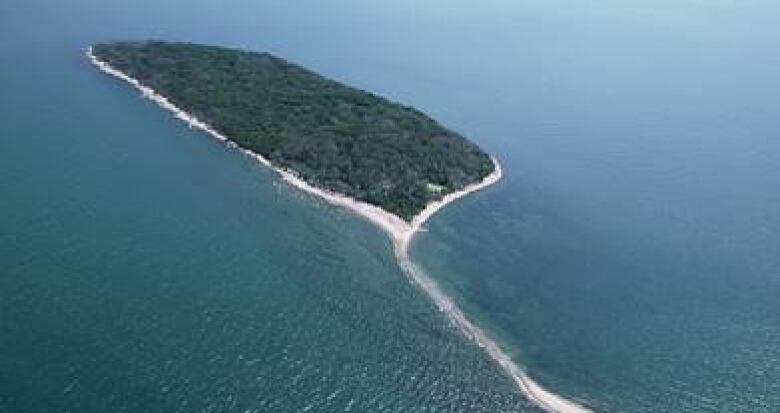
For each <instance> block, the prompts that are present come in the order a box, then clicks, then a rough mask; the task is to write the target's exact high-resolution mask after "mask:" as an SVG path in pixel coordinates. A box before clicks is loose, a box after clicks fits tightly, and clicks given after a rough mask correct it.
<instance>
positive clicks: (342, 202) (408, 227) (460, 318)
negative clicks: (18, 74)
mask: <svg viewBox="0 0 780 413" xmlns="http://www.w3.org/2000/svg"><path fill="white" fill-rule="evenodd" d="M86 55H87V57H88V58H89V60H90V62H91V63H92V64H94V65H95V66H97V67H98V68H99V69H100V70H101V71H102V72H104V73H107V74H109V75H112V76H114V77H116V78H119V79H121V80H123V81H125V82H127V83H129V84H131V85H132V86H133V87H135V88H136V89H138V90H140V91H141V93H142V97H143V98H146V99H149V100H151V101H153V102H155V103H157V104H158V105H159V106H160V107H161V108H163V109H165V110H167V111H169V112H172V113H173V114H174V116H175V117H176V118H178V119H180V120H182V121H184V122H186V123H187V124H188V125H189V126H190V127H191V128H192V127H195V128H198V129H200V130H202V131H204V132H206V133H208V134H209V135H211V136H212V137H213V138H215V139H217V140H219V141H222V142H225V143H226V144H230V145H234V146H236V147H238V148H239V150H241V151H242V152H243V153H244V154H245V155H247V156H250V157H252V158H254V159H255V160H256V161H258V162H259V163H261V164H263V165H264V166H266V167H268V168H270V169H271V170H273V171H274V172H276V173H278V174H279V175H280V176H281V177H282V179H284V181H285V182H287V183H288V184H290V185H292V186H294V187H296V188H298V189H300V190H302V191H304V192H308V193H310V194H313V195H316V196H318V197H320V198H322V199H324V200H325V201H327V202H329V203H331V204H333V205H336V206H340V207H344V208H347V209H349V210H350V211H352V212H353V213H355V214H357V215H358V216H360V217H362V218H364V219H366V220H368V221H370V222H372V223H373V224H375V225H377V226H378V227H380V228H382V229H383V230H384V231H385V232H387V234H388V235H389V236H390V238H391V240H392V243H393V248H394V251H395V255H396V258H397V260H398V263H399V266H400V267H401V269H402V270H403V271H404V272H405V273H406V274H407V275H408V276H409V277H410V278H411V279H412V280H413V281H414V282H415V283H416V284H417V285H419V286H420V288H422V289H423V290H424V291H425V292H426V293H427V294H428V295H429V296H430V297H431V298H432V299H433V300H434V302H435V304H436V305H437V306H438V307H439V309H440V310H441V311H442V312H444V313H446V314H447V315H448V317H449V318H450V320H451V321H452V322H453V324H454V325H455V326H456V327H457V328H458V329H459V330H461V332H463V333H464V334H465V335H466V336H467V337H468V338H470V339H471V340H473V341H474V342H475V343H477V344H478V345H479V346H480V347H482V348H483V349H484V350H485V351H486V352H487V353H488V355H490V357H491V358H493V360H494V361H496V363H498V365H499V366H500V367H501V369H502V370H503V371H504V372H505V373H506V374H508V375H509V376H510V377H511V378H512V379H513V380H514V382H515V384H516V385H517V387H518V389H519V390H520V391H521V392H522V393H523V395H525V396H526V397H527V398H528V399H529V400H530V401H532V402H533V403H535V404H536V405H537V406H539V407H540V408H542V409H544V410H546V411H549V412H558V413H582V412H591V410H590V409H588V408H585V407H582V406H580V405H578V404H576V403H574V402H572V401H570V400H568V399H566V398H564V397H562V396H558V395H556V394H554V393H552V392H550V391H548V390H546V389H545V388H543V387H542V386H540V385H539V384H538V383H536V382H535V381H533V379H531V378H530V377H529V376H528V375H527V374H526V373H525V372H524V371H523V370H522V369H521V368H520V367H519V366H518V365H517V364H516V363H515V362H513V361H512V359H511V358H510V357H509V356H508V355H507V354H506V353H505V352H504V351H503V350H502V349H501V348H500V346H499V345H498V344H497V343H496V342H495V341H494V340H492V339H491V338H489V337H488V336H487V335H486V334H485V333H484V332H483V331H482V330H481V329H479V328H478V327H477V326H476V325H474V324H473V323H472V322H471V321H469V319H468V318H467V317H466V315H465V314H464V313H463V312H462V311H461V310H460V308H458V307H457V305H455V303H454V302H453V301H452V300H451V299H450V298H449V297H448V296H447V295H446V294H444V293H443V292H442V291H441V289H440V288H439V286H438V285H437V283H436V282H435V281H434V280H432V279H431V278H430V277H428V275H427V274H426V273H425V272H424V271H423V270H422V269H421V268H420V267H419V266H417V265H416V264H414V263H413V262H412V260H411V259H410V258H409V254H408V250H409V245H410V244H411V242H412V240H413V238H414V236H415V235H416V234H417V233H418V232H419V231H420V229H421V228H422V226H423V225H424V224H425V222H426V221H428V220H429V219H430V218H431V217H432V216H434V215H435V214H436V212H438V211H439V210H440V209H442V208H444V207H445V206H447V205H448V204H450V203H452V202H454V201H456V200H457V199H460V198H462V197H464V196H466V195H468V194H471V193H473V192H476V191H479V190H481V189H484V188H486V187H488V186H490V185H493V184H495V183H496V182H498V181H499V180H500V179H501V178H502V176H503V173H502V170H501V165H500V163H499V162H498V160H497V159H496V158H494V157H492V156H491V160H492V161H493V164H494V166H495V168H494V170H493V172H491V173H490V174H489V175H488V176H486V177H485V178H483V180H482V181H480V182H478V183H474V184H470V185H467V186H466V187H464V188H462V189H461V190H458V191H455V192H452V193H449V194H447V195H445V196H444V197H442V198H441V199H440V200H437V201H432V202H430V203H428V204H427V205H426V207H425V209H423V210H422V211H420V212H419V213H418V214H417V215H415V216H414V217H413V218H412V220H411V222H407V221H405V220H403V219H402V218H400V217H398V216H397V215H395V214H392V213H390V212H387V211H385V210H383V209H382V208H380V207H378V206H375V205H371V204H368V203H366V202H362V201H359V200H357V199H354V198H351V197H349V196H346V195H343V194H339V193H335V192H332V191H328V190H325V189H321V188H317V187H315V186H313V185H310V184H309V183H307V182H305V181H304V180H302V179H301V178H299V177H298V175H297V174H296V173H295V172H293V171H289V170H286V169H283V168H279V167H276V166H274V165H273V164H271V162H270V161H269V160H268V159H266V158H264V157H263V156H262V155H260V154H257V153H255V152H253V151H251V150H249V149H246V148H242V147H239V146H238V145H236V144H235V143H234V142H232V141H231V140H229V139H228V138H227V137H226V136H224V135H222V134H220V133H219V132H217V131H216V130H214V129H212V128H211V127H210V126H209V125H208V124H206V123H204V122H202V121H200V120H199V119H197V118H196V117H194V116H192V115H190V114H189V113H187V112H185V111H184V110H182V109H180V108H179V107H177V106H176V105H174V104H173V103H171V102H170V101H168V99H167V98H165V97H164V96H162V95H160V94H159V93H157V92H156V91H155V90H153V89H152V88H149V87H147V86H144V85H143V84H141V83H140V82H139V81H138V80H136V79H134V78H132V77H130V76H128V75H126V74H125V73H123V72H121V71H119V70H117V69H114V68H113V67H111V66H110V65H109V64H108V63H106V62H103V61H101V60H100V59H98V58H97V57H96V56H95V55H94V54H93V53H92V47H91V46H90V47H88V48H87V51H86Z"/></svg>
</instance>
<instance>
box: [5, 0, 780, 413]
mask: <svg viewBox="0 0 780 413" xmlns="http://www.w3.org/2000/svg"><path fill="white" fill-rule="evenodd" d="M778 12H780V10H779V8H778V7H777V6H776V5H774V4H773V3H770V2H740V3H736V2H728V1H712V2H692V1H691V2H676V1H675V2H672V1H662V2H635V3H632V4H630V5H626V4H624V2H599V4H598V5H596V4H587V3H580V4H578V5H571V4H570V3H563V2H525V3H517V2H508V1H497V2H493V3H490V5H482V6H475V5H473V4H471V3H470V2H461V1H458V2H446V3H445V2H434V3H426V4H425V5H419V4H417V2H411V1H401V2H394V3H393V4H392V5H389V4H382V3H379V2H369V3H366V2H361V3H358V2H353V1H335V2H330V3H328V4H327V6H325V5H323V4H320V3H315V2H296V3H295V4H288V2H282V1H278V2H277V1H272V2H264V3H263V4H262V5H260V4H256V2H250V1H239V2H234V3H232V4H231V6H230V7H225V6H224V5H221V4H211V3H207V2H200V1H194V2H193V1H190V2H186V3H185V2H175V1H166V2H155V3H154V4H152V3H149V4H144V3H139V2H133V3H122V4H114V5H110V6H109V5H106V4H104V3H103V2H94V1H88V0H80V1H75V2H68V3H67V4H66V3H62V2H53V1H51V2H50V1H26V2H20V1H14V0H12V1H10V2H8V1H6V2H3V3H2V5H0V52H2V53H3V57H4V58H3V61H2V63H0V78H2V79H3V80H4V81H3V87H4V98H3V99H0V122H2V124H3V125H4V126H3V131H2V133H1V134H0V165H2V169H1V170H2V172H3V173H2V174H0V195H1V196H0V211H2V213H1V214H0V228H1V229H2V231H0V263H2V271H1V272H0V325H1V326H2V329H3V334H2V335H0V411H13V412H16V411H29V412H32V411H40V412H48V411H52V410H57V411H66V410H71V411H106V410H110V411H160V412H170V411H187V412H191V411H242V412H243V411H247V410H249V411H252V410H253V409H254V410H255V411H302V410H306V409H308V411H323V412H330V411H347V410H351V411H469V412H475V411H485V412H495V411H535V408H533V407H532V406H531V404H530V403H529V402H528V401H526V400H524V399H523V398H522V397H521V396H520V395H519V394H518V393H517V391H516V389H515V388H514V386H513V384H512V383H511V381H510V380H509V379H508V378H507V377H505V376H504V375H503V374H502V373H501V371H500V370H499V369H498V367H497V366H496V365H495V364H494V363H492V362H491V361H490V360H489V359H488V358H487V357H486V356H485V354H484V353H483V351H482V350H481V349H479V348H477V347H476V346H474V345H473V344H471V343H469V342H468V341H467V340H466V339H464V338H463V337H462V335H461V334H460V333H459V332H458V331H457V330H456V329H455V328H453V327H452V326H451V325H450V324H449V322H448V321H447V320H446V318H445V317H444V316H443V315H442V314H441V313H440V312H438V311H437V309H436V308H435V306H434V305H433V304H432V303H431V302H430V300H428V299H427V298H426V296H425V295H424V294H423V293H422V292H421V291H420V290H419V289H418V288H416V287H414V286H413V285H411V284H410V283H409V282H408V281H407V280H406V278H405V276H404V274H403V273H402V272H401V271H400V270H399V268H398V267H397V265H396V263H395V260H394V257H393V256H392V251H391V248H390V244H389V241H387V240H386V237H385V236H384V234H382V233H381V232H380V231H379V230H378V229H376V228H373V227H371V226H370V225H369V224H367V223H364V222H362V221H361V220H359V219H356V218H354V217H352V216H350V215H349V214H347V213H345V212H342V211H339V210H337V209H334V208H332V207H329V206H327V205H324V204H322V203H321V202H319V201H317V200H314V199H311V198H310V197H308V196H305V195H302V194H300V193H298V192H297V191H294V190H291V189H289V188H288V187H287V186H285V185H282V184H279V182H278V179H276V178H275V177H274V176H273V175H272V174H270V173H268V172H267V171H264V170H263V169H261V168H257V167H256V165H255V163H254V162H253V161H251V160H249V159H247V158H246V157H244V156H242V155H240V154H239V153H237V152H235V151H229V150H226V149H225V148H224V147H223V146H221V145H219V144H217V143H215V142H213V141H212V140H210V139H208V138H206V137H205V136H203V135H202V134H200V133H198V132H196V131H192V130H189V129H188V128H187V127H186V126H185V125H183V124H182V123H181V122H179V121H176V120H175V119H172V118H171V117H170V116H169V115H167V114H165V113H164V112H162V111H161V110H160V109H158V108H157V107H156V106H154V105H153V104H151V103H149V102H148V101H143V100H141V99H138V96H137V93H136V92H134V91H131V90H130V89H129V88H127V87H125V86H124V85H122V84H120V83H119V82H116V81H115V80H113V79H110V78H109V77H107V76H105V75H102V74H100V73H99V72H97V71H96V70H94V68H92V67H91V66H90V65H89V64H88V63H87V62H86V61H85V59H84V58H83V54H82V51H81V50H80V48H82V47H84V46H86V45H87V44H89V43H91V42H94V41H98V40H110V39H125V38H149V37H155V38H164V39H169V40H190V41H196V42H204V43H212V44H221V45H227V46H238V47H246V48H251V49H255V50H270V51H272V52H275V53H277V54H279V55H282V56H284V57H287V58H289V59H291V60H293V61H297V62H299V63H302V64H304V65H306V66H308V67H311V68H312V69H315V70H317V71H320V72H322V73H325V74H327V75H329V76H332V77H335V78H337V79H341V80H345V81H347V82H348V83H350V84H353V85H356V86H359V87H364V88H367V89H369V90H372V91H374V92H378V93H382V94H385V95H387V96H390V97H393V98H395V99H399V100H401V101H403V102H405V103H409V104H412V105H414V106H417V107H420V108H422V109H424V110H426V111H428V112H429V113H431V114H433V115H434V116H436V117H437V118H438V119H440V120H442V121H443V122H444V123H446V124H447V125H449V126H452V127H453V128H455V129H457V130H459V131H460V132H462V133H464V134H466V135H467V136H469V137H471V138H472V139H474V140H475V141H477V142H478V143H480V144H481V145H482V146H483V147H485V148H486V149H487V150H488V151H490V152H491V153H495V154H497V155H498V156H499V158H500V159H501V160H502V163H503V165H504V167H505V168H504V169H505V173H506V178H505V179H504V180H503V181H502V183H501V184H499V185H498V186H497V187H495V188H491V189H489V190H487V191H485V192H483V193H480V194H479V195H476V196H474V197H470V198H468V199H465V200H463V201H460V202H459V203H457V204H456V205H453V206H451V207H448V208H447V209H446V210H444V211H442V212H441V214H440V215H439V216H437V217H436V218H434V219H433V221H432V222H431V223H430V224H429V225H428V227H429V229H430V231H429V232H427V233H424V234H423V235H422V236H421V237H420V238H418V239H417V240H416V242H415V243H414V245H413V250H412V255H413V257H414V258H415V260H416V261H417V262H418V263H419V264H420V265H421V266H423V267H424V268H425V269H426V271H427V273H428V275H430V276H431V277H433V278H435V279H436V280H438V281H439V282H440V283H441V285H442V287H443V288H444V289H445V290H446V291H448V292H449V293H450V294H452V295H453V297H455V298H456V301H458V302H459V304H460V305H461V306H462V308H463V309H464V310H465V312H466V313H467V314H468V315H469V316H470V317H471V318H472V319H473V320H475V321H477V322H478V323H479V324H480V325H482V326H484V327H485V328H486V329H488V330H489V331H490V332H491V334H492V335H494V336H495V337H497V338H499V339H500V342H501V343H502V345H503V346H505V348H506V349H507V351H509V352H510V353H511V354H512V355H513V356H514V357H515V359H516V360H517V361H519V362H521V363H522V364H524V365H525V366H527V368H528V371H529V373H530V374H531V376H532V377H534V378H536V379H538V380H539V381H540V382H542V383H543V384H545V385H547V386H548V387H550V388H551V389H553V390H555V391H557V392H559V393H562V394H565V395H568V396H572V397H574V398H576V399H578V400H584V401H585V402H587V403H588V404H589V405H592V406H594V407H597V408H598V410H599V411H648V412H655V411H680V410H690V411H773V410H774V409H775V408H776V406H778V405H780V400H778V395H779V394H780V389H778V388H777V386H778V384H777V383H780V364H778V360H780V354H779V353H778V351H779V350H778V349H780V345H779V344H780V307H778V304H777V300H776V297H777V296H778V295H779V294H778V293H780V280H779V279H778V278H777V274H778V269H780V261H779V258H778V257H780V215H779V214H778V211H780V196H779V195H778V194H779V193H778V192H777V190H776V189H777V188H778V187H780V185H778V184H780V162H778V155H777V154H778V150H779V149H780V147H778V141H777V139H776V137H777V131H778V126H780V125H778V119H780V117H779V116H778V113H777V111H778V109H777V108H778V107H780V106H779V105H778V104H777V103H778V102H777V100H778V96H780V94H779V93H778V92H780V90H778V88H780V87H779V86H778V84H777V82H775V81H774V80H775V75H774V68H775V67H776V65H777V63H778V62H779V61H780V56H778V53H777V47H776V46H777V44H778V40H780V33H778V32H777V30H776V29H775V28H774V22H775V21H776V20H777V17H778ZM432 51H433V52H432Z"/></svg>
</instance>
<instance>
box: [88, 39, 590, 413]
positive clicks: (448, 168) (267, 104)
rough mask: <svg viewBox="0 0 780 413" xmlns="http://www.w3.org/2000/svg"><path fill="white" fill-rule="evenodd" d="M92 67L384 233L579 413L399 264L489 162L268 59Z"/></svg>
mask: <svg viewBox="0 0 780 413" xmlns="http://www.w3.org/2000/svg"><path fill="white" fill-rule="evenodd" d="M86 54H87V56H88V57H89V59H90V60H91V62H92V63H93V64H95V65H96V66H97V67H98V68H99V69H100V70H102V71H103V72H105V73H108V74H110V75H112V76H115V77H117V78H119V79H121V80H123V81H125V82H128V83H130V84H131V85H132V86H134V87H135V88H136V89H138V90H140V91H141V92H142V94H143V96H144V97H146V98H149V99H151V100H152V101H154V102H156V103H157V104H158V105H160V106H161V107H162V108H164V109H166V110H168V111H170V112H172V113H174V114H175V115H176V116H177V117H178V118H180V119H181V120H183V121H185V122H187V123H188V124H189V125H190V126H192V127H196V128H198V129H201V130H203V131H204V132H206V133H208V134H210V135H211V136H213V137H215V138H217V139H219V140H221V141H224V142H227V143H228V145H231V146H236V147H239V148H241V150H242V151H243V152H244V153H245V154H247V155H249V156H251V157H253V158H255V159H256V160H257V161H259V162H261V163H262V164H264V165H266V166H268V167H270V168H272V169H273V170H275V171H276V172H278V173H279V174H280V175H281V176H282V177H283V178H284V179H285V181H287V182H288V183H290V184H291V185H293V186H295V187H297V188H300V189H302V190H304V191H306V192H308V193H312V194H315V195H317V196H319V197H321V198H323V199H325V200H326V201H328V202H330V203H333V204H335V205H339V206H343V207H346V208H349V209H350V210H352V211H354V212H355V213H357V214H358V215H360V216H362V217H364V218H366V219H368V220H370V221H371V222H373V223H374V224H376V225H378V226H379V227H381V228H382V229H384V230H386V231H387V232H388V234H389V235H390V237H391V238H392V240H393V247H394V250H395V257H396V259H397V261H398V264H399V266H400V268H401V269H402V270H403V272H404V273H406V274H407V275H408V276H409V278H410V279H411V280H413V281H414V282H415V283H416V284H417V285H418V286H419V287H420V288H421V289H422V290H423V291H425V292H426V293H427V294H428V296H429V297H430V298H431V299H432V300H433V301H434V303H435V304H436V306H437V307H438V308H439V309H440V310H441V311H443V312H444V313H445V314H446V315H447V317H448V318H449V319H450V321H452V323H453V325H454V326H456V327H457V328H458V329H459V330H461V331H462V332H463V333H464V334H465V335H466V336H467V337H469V338H470V339H471V340H473V341H474V342H476V343H477V344H478V345H479V346H480V347H482V348H483V349H484V350H485V351H486V353H487V354H488V355H489V356H490V357H491V358H492V359H493V360H495V361H496V363H497V364H498V366H499V367H500V368H501V369H502V370H503V371H504V372H505V373H506V374H507V375H508V376H509V377H511V378H512V380H513V381H514V383H515V384H516V385H517V387H518V389H519V390H520V391H522V392H523V394H524V395H526V396H527V397H528V399H529V400H531V401H532V402H534V403H535V404H536V405H538V406H539V407H541V408H542V409H544V410H547V411H551V412H562V413H583V412H584V413H590V412H591V410H590V409H588V408H587V407H583V406H580V405H579V404H577V403H575V402H572V401H569V400H567V399H565V398H563V397H561V396H558V395H556V394H554V393H551V392H549V391H548V390H547V389H545V388H543V387H541V386H540V385H539V384H537V383H536V382H535V381H534V380H533V379H531V378H530V377H529V376H528V375H527V374H526V373H525V372H524V371H523V370H522V369H521V368H520V366H519V365H517V364H516V363H514V362H513V361H512V359H511V357H509V355H508V354H506V353H505V352H504V350H503V349H502V348H501V347H500V346H499V345H498V343H497V342H495V341H494V340H493V339H491V338H490V337H489V336H488V335H487V334H486V333H485V332H484V331H482V329H480V328H479V327H478V326H477V325H476V324H474V323H472V322H471V320H469V319H468V317H466V315H465V314H464V313H463V311H462V310H460V308H458V306H457V305H456V303H455V302H454V301H453V300H452V299H451V298H450V297H449V296H448V295H447V294H445V293H444V291H442V290H441V289H440V288H439V286H438V285H437V283H436V282H435V281H434V280H433V279H432V278H430V277H429V276H428V275H427V274H426V273H425V271H424V270H423V269H422V268H421V267H419V266H417V265H415V264H414V263H413V262H412V260H411V258H410V256H409V252H408V250H409V245H410V242H411V240H412V238H413V237H414V235H415V234H417V233H418V232H419V230H420V228H421V226H422V224H423V223H424V222H426V220H427V219H428V218H430V217H431V216H433V214H435V213H436V212H437V211H438V210H439V209H441V208H443V207H444V206H445V205H447V204H449V203H450V202H453V201H455V200H456V199H458V198H461V197H463V196H465V195H468V194H470V193H472V192H474V191H477V190H480V189H482V188H485V187H487V186H489V185H492V184H494V183H496V182H498V180H499V179H501V176H502V171H501V166H500V165H499V163H498V161H497V160H496V159H495V158H494V157H491V156H489V155H488V154H486V153H485V152H483V151H482V150H480V148H479V147H477V146H476V145H475V144H474V143H472V142H470V141H468V140H467V139H466V138H464V137H463V136H461V135H459V134H458V133H455V132H453V131H451V130H449V129H447V128H445V127H443V126H442V125H440V124H439V123H437V122H436V121H435V120H433V119H431V118H430V117H429V116H427V115H425V114H424V113H422V112H420V111H419V110H416V109H413V108H411V107H408V106H405V105H402V104H399V103H395V102H391V101H390V100H388V99H386V98H383V97H380V96H377V95H375V94H372V93H369V92H365V91H362V90H359V89H356V88H352V87H349V86H346V85H343V84H341V83H339V82H336V81H334V80H330V79H327V78H325V77H323V76H321V75H318V74H316V73H314V72H312V71H310V70H307V69H304V68H303V67H300V66H298V65H295V64H293V63H290V62H288V61H286V60H284V59H281V58H279V57H275V56H272V55H270V54H268V53H256V52H250V51H242V50H235V49H227V48H223V47H215V46H203V45H197V44H192V43H172V42H162V41H142V42H112V43H100V44H97V45H94V46H91V47H89V48H88V49H87V51H86Z"/></svg>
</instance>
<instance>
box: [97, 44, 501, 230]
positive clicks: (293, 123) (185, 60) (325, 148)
mask: <svg viewBox="0 0 780 413" xmlns="http://www.w3.org/2000/svg"><path fill="white" fill-rule="evenodd" d="M90 54H91V56H92V57H93V58H94V59H96V60H97V61H99V62H102V63H103V64H105V65H107V66H109V67H110V68H112V69H114V70H116V71H118V72H121V73H122V74H124V75H125V76H127V77H128V78H131V79H134V80H135V81H137V82H138V83H139V84H140V85H143V86H145V87H147V88H149V89H151V90H153V91H154V92H155V93H158V94H159V95H161V96H164V97H165V98H166V99H167V101H168V102H170V103H171V104H172V105H174V106H175V107H177V108H179V109H181V111H183V112H186V113H187V114H188V115H189V116H191V117H192V118H193V119H197V120H198V121H199V122H201V123H203V124H205V125H207V126H208V127H209V128H210V129H213V130H214V131H216V132H218V133H219V134H220V135H222V136H224V137H226V138H227V139H228V140H230V141H232V142H234V143H235V144H236V145H238V146H240V147H242V148H245V149H248V150H250V151H252V152H253V153H256V154H258V155H259V156H261V157H262V158H264V159H265V160H267V161H268V162H269V163H270V164H271V165H272V166H274V167H276V168H279V169H282V170H285V171H288V172H290V173H293V174H295V175H296V176H297V177H298V178H300V179H301V180H303V181H305V182H306V183H307V184H309V185H311V186H313V187H316V188H320V189H324V190H326V191H330V192H333V193H337V194H342V195H345V196H347V197H350V198H353V199H355V200H358V201H361V202H365V203H368V204H370V205H375V206H377V207H379V208H381V209H383V210H384V211H387V212H390V213H392V214H394V215H396V216H398V217H400V218H402V219H403V220H405V221H407V222H410V221H411V220H412V219H413V218H414V217H415V216H416V215H418V214H420V213H421V212H422V211H423V210H424V209H425V208H426V206H428V205H429V204H430V203H431V202H433V201H437V200H441V199H442V198H443V197H445V196H447V195H448V194H451V193H454V192H457V191H459V190H462V189H463V188H465V187H467V186H468V185H470V184H475V183H479V182H481V181H483V180H484V179H485V178H486V177H488V176H489V175H490V174H491V173H494V172H495V170H496V164H495V163H494V161H493V159H491V157H490V156H489V155H488V154H486V153H485V152H483V151H482V150H480V148H479V147H477V145H475V144H474V143H472V142H470V141H469V140H467V139H466V138H464V137H463V136H461V135H460V134H458V133H456V132H453V131H451V130H449V129H447V128H445V127H443V126H442V125H440V124H439V123H437V122H436V121H435V120H433V119H432V118H430V117H429V116H427V115H425V114H424V113H422V112H420V111H419V110H416V109H413V108H411V107H409V106H406V105H402V104H399V103H395V102H392V101H390V100H388V99H386V98H383V97H381V96H377V95H375V94H372V93H369V92H365V91H362V90H359V89H356V88H353V87H349V86H346V85H344V84H342V83H339V82H337V81H334V80H331V79H328V78H326V77H324V76H321V75H319V74H317V73H314V72H312V71H310V70H307V69H305V68H303V67H301V66H299V65H296V64H293V63H290V62H288V61H286V60H284V59H282V58H279V57H276V56H273V55H271V54H269V53H257V52H251V51H243V50H236V49H228V48H224V47H216V46H205V45H198V44H192V43H173V42H163V41H140V42H135V41H132V42H128V41H122V42H111V43H100V44H97V45H94V46H93V47H92V48H91V51H90Z"/></svg>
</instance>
